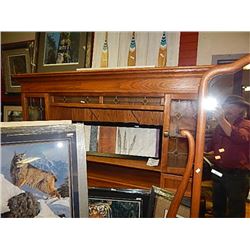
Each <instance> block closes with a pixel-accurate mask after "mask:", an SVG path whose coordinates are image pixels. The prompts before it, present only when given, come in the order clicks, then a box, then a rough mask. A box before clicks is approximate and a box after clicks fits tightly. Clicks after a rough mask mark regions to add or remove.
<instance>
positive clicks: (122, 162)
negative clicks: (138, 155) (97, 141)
mask: <svg viewBox="0 0 250 250" xmlns="http://www.w3.org/2000/svg"><path fill="white" fill-rule="evenodd" d="M87 161H90V162H96V163H104V164H109V165H116V166H121V167H127V168H133V169H135V168H136V169H143V170H148V171H155V172H160V171H161V170H160V167H159V166H158V167H150V166H147V165H146V163H147V161H146V160H134V159H127V158H126V159H125V158H114V157H106V156H105V157H103V156H95V155H87Z"/></svg>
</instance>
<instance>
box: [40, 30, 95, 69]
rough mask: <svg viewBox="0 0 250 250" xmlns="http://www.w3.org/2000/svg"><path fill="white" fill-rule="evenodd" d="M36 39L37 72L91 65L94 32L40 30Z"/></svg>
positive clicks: (88, 66)
mask: <svg viewBox="0 0 250 250" xmlns="http://www.w3.org/2000/svg"><path fill="white" fill-rule="evenodd" d="M36 40H37V43H36V44H37V72H57V71H72V70H76V69H77V68H90V67H91V60H92V47H93V32H40V33H38V34H37V38H36Z"/></svg>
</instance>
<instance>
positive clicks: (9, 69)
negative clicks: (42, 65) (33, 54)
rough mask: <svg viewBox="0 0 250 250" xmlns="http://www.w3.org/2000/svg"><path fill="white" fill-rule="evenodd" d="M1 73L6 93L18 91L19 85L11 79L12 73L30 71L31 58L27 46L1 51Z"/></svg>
mask: <svg viewBox="0 0 250 250" xmlns="http://www.w3.org/2000/svg"><path fill="white" fill-rule="evenodd" d="M2 55H3V61H2V63H3V73H4V81H5V92H6V93H17V92H20V90H21V86H20V85H19V84H18V83H17V82H16V81H13V80H12V79H11V76H12V75H14V74H22V73H30V72H31V58H30V50H29V48H18V49H10V50H4V51H2Z"/></svg>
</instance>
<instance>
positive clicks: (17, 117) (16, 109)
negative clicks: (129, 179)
mask: <svg viewBox="0 0 250 250" xmlns="http://www.w3.org/2000/svg"><path fill="white" fill-rule="evenodd" d="M22 120H23V113H22V107H21V106H4V107H3V121H4V122H17V121H22Z"/></svg>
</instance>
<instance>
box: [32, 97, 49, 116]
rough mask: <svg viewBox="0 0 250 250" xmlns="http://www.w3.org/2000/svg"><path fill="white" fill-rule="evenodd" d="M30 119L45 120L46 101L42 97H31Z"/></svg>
mask: <svg viewBox="0 0 250 250" xmlns="http://www.w3.org/2000/svg"><path fill="white" fill-rule="evenodd" d="M28 104H29V120H30V121H37V120H45V109H44V107H45V103H44V98H42V97H29V100H28Z"/></svg>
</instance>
